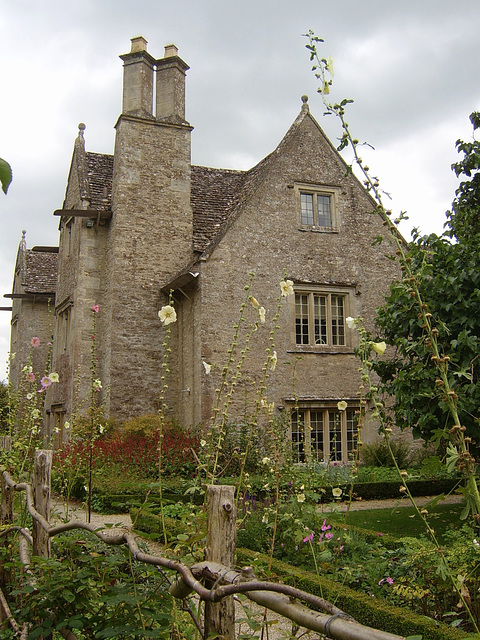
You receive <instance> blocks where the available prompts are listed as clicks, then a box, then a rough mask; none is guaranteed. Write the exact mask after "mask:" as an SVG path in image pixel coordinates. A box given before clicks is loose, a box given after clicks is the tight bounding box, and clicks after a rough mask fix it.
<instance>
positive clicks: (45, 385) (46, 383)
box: [40, 376, 52, 389]
mask: <svg viewBox="0 0 480 640" xmlns="http://www.w3.org/2000/svg"><path fill="white" fill-rule="evenodd" d="M40 384H41V385H42V387H43V388H44V389H47V388H48V387H49V386H50V385H51V384H52V381H51V380H50V378H49V377H48V376H43V378H42V379H41V380H40Z"/></svg>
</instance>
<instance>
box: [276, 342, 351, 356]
mask: <svg viewBox="0 0 480 640" xmlns="http://www.w3.org/2000/svg"><path fill="white" fill-rule="evenodd" d="M353 352H354V349H353V347H348V346H342V347H332V346H328V345H308V344H305V345H296V347H295V348H294V349H287V353H320V354H321V353H328V354H340V353H342V354H353Z"/></svg>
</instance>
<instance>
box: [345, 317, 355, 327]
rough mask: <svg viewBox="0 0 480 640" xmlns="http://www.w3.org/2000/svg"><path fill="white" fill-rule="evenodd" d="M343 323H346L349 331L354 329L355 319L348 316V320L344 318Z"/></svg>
mask: <svg viewBox="0 0 480 640" xmlns="http://www.w3.org/2000/svg"><path fill="white" fill-rule="evenodd" d="M345 322H346V323H347V327H348V328H349V329H355V324H356V322H355V318H352V316H348V318H346V320H345Z"/></svg>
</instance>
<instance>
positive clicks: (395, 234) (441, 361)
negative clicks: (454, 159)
mask: <svg viewBox="0 0 480 640" xmlns="http://www.w3.org/2000/svg"><path fill="white" fill-rule="evenodd" d="M306 37H307V38H308V40H309V44H307V45H306V48H307V49H308V51H309V52H310V60H311V61H312V62H313V63H314V64H313V68H312V70H313V71H314V73H315V77H316V78H317V79H318V80H320V86H319V88H318V93H319V94H320V95H321V97H322V101H323V104H324V106H325V109H326V113H327V114H329V115H334V116H336V117H338V118H339V120H340V123H341V127H342V131H343V133H342V137H341V140H340V145H339V150H340V151H341V150H342V149H345V148H346V147H350V149H351V150H352V151H353V157H354V163H355V164H356V166H357V167H358V168H359V169H360V172H361V174H362V175H363V178H364V180H363V184H364V186H365V189H366V190H367V192H368V193H369V194H370V195H371V196H372V197H373V198H374V200H375V202H376V203H377V207H376V212H377V214H378V215H379V216H380V218H381V219H382V221H383V224H384V225H385V227H386V228H387V230H388V231H389V233H390V236H391V238H392V239H393V242H394V245H395V247H396V255H397V257H398V260H399V262H400V268H401V270H402V272H403V283H404V284H405V286H406V290H407V293H408V294H409V295H410V297H411V298H412V300H415V302H416V304H417V308H418V318H419V320H420V322H421V327H422V329H423V330H424V334H425V346H426V347H427V348H428V350H429V353H430V362H431V363H432V365H433V367H434V368H435V369H436V371H437V378H436V385H437V387H438V388H439V389H440V390H441V400H442V402H443V403H444V404H445V406H446V408H447V410H448V413H449V414H450V417H451V420H452V422H453V426H452V427H451V428H450V429H449V432H448V435H449V438H450V440H451V442H452V446H453V447H455V448H456V450H457V451H458V454H459V457H458V463H457V468H458V469H459V470H460V471H462V473H463V474H464V477H465V479H466V486H465V492H466V494H467V495H468V501H467V504H468V506H469V509H470V510H471V512H472V513H473V516H474V518H475V520H476V522H477V524H480V493H479V489H478V486H477V482H476V477H475V472H476V463H475V459H474V457H473V456H472V455H471V453H470V451H469V438H468V437H466V436H465V431H466V427H465V426H462V425H461V423H460V418H459V414H458V395H457V393H456V391H455V388H454V386H453V381H452V380H451V379H450V378H449V376H448V370H449V362H450V358H449V356H448V355H444V354H443V353H442V352H441V350H440V346H439V341H438V333H439V332H438V328H437V326H436V324H438V322H436V321H435V319H434V318H433V316H432V313H430V311H429V308H428V305H427V304H426V303H425V301H424V299H423V296H422V294H421V291H420V288H421V285H422V281H421V279H420V278H419V277H418V274H417V273H415V272H414V270H413V269H412V265H411V257H410V256H409V255H408V250H407V246H406V243H405V241H404V239H403V237H402V235H401V234H400V231H399V230H398V228H397V224H398V222H400V220H401V219H403V218H404V214H403V213H402V214H401V216H400V217H399V218H397V219H396V220H392V219H391V217H390V216H391V211H390V210H388V209H386V207H385V206H384V204H383V199H382V192H381V190H380V186H379V180H378V178H377V177H376V176H372V175H371V174H370V169H369V167H368V166H367V165H366V164H365V163H364V162H363V160H362V158H361V156H360V154H359V141H358V139H357V138H354V137H353V135H352V134H351V132H350V128H349V125H348V122H347V120H346V116H345V108H346V106H347V105H348V104H350V103H352V102H353V101H352V100H350V99H343V100H342V101H341V102H338V103H332V102H329V100H328V98H327V96H328V95H329V94H330V87H331V86H332V82H333V63H332V61H331V58H323V57H320V55H319V53H318V49H317V45H318V44H319V43H322V42H323V40H322V39H321V38H319V37H318V36H316V35H315V34H314V32H313V31H311V30H310V31H309V32H308V33H307V34H306Z"/></svg>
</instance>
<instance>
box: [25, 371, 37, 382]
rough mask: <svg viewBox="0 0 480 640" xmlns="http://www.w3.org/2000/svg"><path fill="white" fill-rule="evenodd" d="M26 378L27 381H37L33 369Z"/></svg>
mask: <svg viewBox="0 0 480 640" xmlns="http://www.w3.org/2000/svg"><path fill="white" fill-rule="evenodd" d="M25 378H26V380H27V382H35V374H34V373H33V372H32V371H29V372H28V373H27V375H26V376H25Z"/></svg>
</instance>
